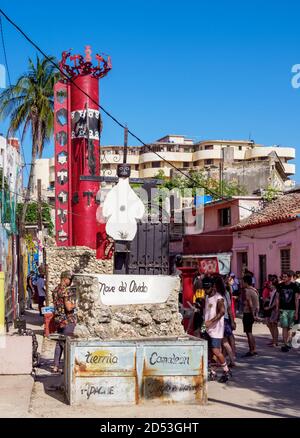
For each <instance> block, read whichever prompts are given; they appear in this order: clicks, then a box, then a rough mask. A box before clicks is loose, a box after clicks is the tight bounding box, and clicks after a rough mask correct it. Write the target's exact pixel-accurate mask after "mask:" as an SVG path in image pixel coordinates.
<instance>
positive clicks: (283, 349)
mask: <svg viewBox="0 0 300 438" xmlns="http://www.w3.org/2000/svg"><path fill="white" fill-rule="evenodd" d="M281 351H282V352H283V353H288V352H289V351H290V348H289V347H288V346H287V345H284V346H283V347H281Z"/></svg>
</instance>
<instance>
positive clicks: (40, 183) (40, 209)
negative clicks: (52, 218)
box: [37, 179, 43, 231]
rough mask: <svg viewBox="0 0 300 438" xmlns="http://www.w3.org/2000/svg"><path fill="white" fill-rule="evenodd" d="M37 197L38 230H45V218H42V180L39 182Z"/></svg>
mask: <svg viewBox="0 0 300 438" xmlns="http://www.w3.org/2000/svg"><path fill="white" fill-rule="evenodd" d="M37 195H38V230H39V231H42V230H43V216H42V180H40V179H38V180H37Z"/></svg>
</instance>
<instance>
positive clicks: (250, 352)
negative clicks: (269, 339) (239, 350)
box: [242, 351, 257, 357]
mask: <svg viewBox="0 0 300 438" xmlns="http://www.w3.org/2000/svg"><path fill="white" fill-rule="evenodd" d="M256 355H257V353H256V351H253V352H252V351H248V352H247V353H246V354H243V356H242V357H253V356H256Z"/></svg>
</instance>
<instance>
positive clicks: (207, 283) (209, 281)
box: [202, 277, 214, 289]
mask: <svg viewBox="0 0 300 438" xmlns="http://www.w3.org/2000/svg"><path fill="white" fill-rule="evenodd" d="M213 285H214V279H213V278H212V277H204V278H203V279H202V287H203V289H209V288H210V287H213Z"/></svg>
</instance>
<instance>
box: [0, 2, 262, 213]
mask: <svg viewBox="0 0 300 438" xmlns="http://www.w3.org/2000/svg"><path fill="white" fill-rule="evenodd" d="M0 13H1V14H2V15H3V16H4V17H5V18H6V20H7V21H8V22H9V23H10V24H11V25H12V26H13V27H14V28H15V29H17V30H18V32H20V33H21V34H22V35H23V37H24V38H25V39H26V40H27V41H28V42H29V43H30V44H31V45H32V46H33V47H35V48H36V50H37V51H38V52H40V53H41V54H42V55H43V56H44V57H45V58H46V59H47V60H48V61H49V62H50V63H51V64H52V65H54V67H56V68H57V69H58V70H59V71H60V73H61V74H62V76H64V77H65V78H66V79H67V80H68V81H69V82H71V83H72V84H73V85H74V86H75V87H76V88H77V89H78V90H79V91H81V92H82V93H83V94H84V95H85V96H87V97H88V98H89V99H90V100H91V101H92V102H93V103H95V105H97V106H98V107H99V108H100V109H101V110H102V111H103V112H104V113H105V114H106V115H107V116H108V117H110V118H111V119H112V120H113V121H114V122H115V123H116V124H117V125H119V126H120V127H121V128H123V129H127V132H128V133H129V134H130V135H131V136H132V137H133V138H135V139H136V140H137V141H139V142H140V143H141V144H142V145H143V146H145V147H146V148H148V149H149V150H150V151H151V152H152V153H154V154H155V155H157V156H158V157H159V158H160V159H161V160H163V161H164V162H166V163H167V164H169V165H170V166H171V167H172V168H173V169H175V170H176V171H177V172H179V173H181V174H182V175H183V176H184V177H186V178H188V179H189V180H190V181H192V182H193V183H196V184H198V185H199V186H200V187H201V188H203V189H205V190H206V191H207V192H208V193H209V194H211V195H213V196H216V197H218V198H219V199H221V200H224V201H228V202H233V201H234V199H232V198H231V197H224V196H220V195H219V194H218V193H216V192H214V191H212V190H211V189H209V188H208V187H207V186H205V185H203V184H199V183H198V182H197V181H196V180H194V179H193V178H192V177H191V176H190V175H188V174H186V173H185V172H183V171H182V170H181V169H179V168H178V167H176V166H175V165H174V164H173V163H172V162H170V161H169V160H167V159H165V158H164V157H163V156H162V155H160V154H159V153H158V152H156V151H155V150H152V147H151V146H150V145H148V144H146V143H145V142H144V141H143V140H142V139H141V138H139V137H138V136H137V135H136V134H134V132H132V131H131V130H130V129H128V127H127V126H126V125H125V124H123V123H121V122H120V121H119V120H118V119H116V118H115V117H114V116H113V115H112V114H110V113H109V112H108V111H107V110H106V109H105V108H104V107H103V106H102V105H100V104H99V102H97V101H95V100H94V99H93V98H92V97H91V96H90V95H89V94H88V93H86V92H85V91H84V90H83V89H82V88H81V87H79V86H78V85H77V83H76V82H75V81H74V80H73V79H72V78H71V77H69V76H68V75H67V74H66V73H65V72H64V71H63V70H62V69H61V68H60V67H59V65H58V64H56V63H55V62H54V61H53V59H51V58H49V56H48V55H47V54H46V53H45V52H44V51H43V50H42V49H41V48H40V47H39V46H38V45H37V44H36V43H35V42H34V41H32V39H31V38H30V37H29V36H28V35H27V34H26V33H25V32H24V31H23V30H22V29H21V28H20V27H19V26H18V25H17V24H16V23H15V22H14V21H13V20H12V19H11V18H9V17H8V15H6V14H5V12H4V11H3V10H2V9H1V8H0ZM239 207H240V208H243V209H244V210H247V211H250V212H251V213H253V210H252V209H250V208H247V207H245V206H242V205H240V206H239ZM258 213H259V212H258Z"/></svg>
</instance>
